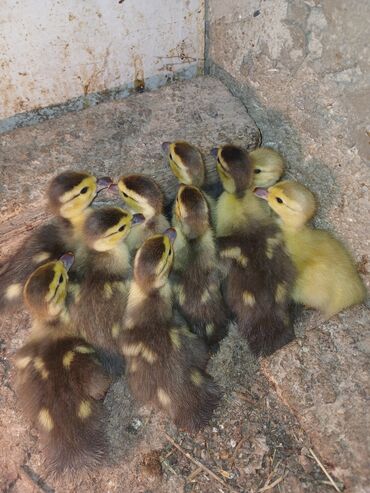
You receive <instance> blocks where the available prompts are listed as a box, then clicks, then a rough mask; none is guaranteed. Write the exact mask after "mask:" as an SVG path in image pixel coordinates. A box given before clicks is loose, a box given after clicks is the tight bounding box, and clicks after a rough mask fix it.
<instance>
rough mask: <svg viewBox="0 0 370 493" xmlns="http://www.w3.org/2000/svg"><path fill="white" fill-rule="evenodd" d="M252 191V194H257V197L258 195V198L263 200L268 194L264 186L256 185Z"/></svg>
mask: <svg viewBox="0 0 370 493" xmlns="http://www.w3.org/2000/svg"><path fill="white" fill-rule="evenodd" d="M253 193H254V195H257V197H259V198H260V199H264V200H267V199H268V196H269V193H268V190H267V189H266V188H259V187H257V188H255V189H254V190H253Z"/></svg>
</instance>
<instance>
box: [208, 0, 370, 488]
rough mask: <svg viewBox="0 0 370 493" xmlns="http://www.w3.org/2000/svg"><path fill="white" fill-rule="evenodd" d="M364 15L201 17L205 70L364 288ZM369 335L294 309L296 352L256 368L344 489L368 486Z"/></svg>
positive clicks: (232, 11)
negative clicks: (314, 206) (236, 102)
mask: <svg viewBox="0 0 370 493" xmlns="http://www.w3.org/2000/svg"><path fill="white" fill-rule="evenodd" d="M369 15H370V4H369V2H367V1H366V0H361V1H360V2H355V1H354V0H353V1H352V0H350V1H347V0H339V1H336V2H333V1H331V0H322V1H320V2H319V1H316V0H312V1H311V0H308V1H304V2H302V1H299V0H278V1H272V0H266V1H263V2H257V3H256V2H255V1H253V0H232V1H231V2H227V3H226V2H222V1H221V0H214V1H212V2H208V7H207V11H206V21H207V25H206V35H207V43H206V46H207V60H206V63H207V69H208V71H209V73H211V74H213V75H215V76H217V77H218V78H220V79H221V80H222V81H223V82H224V83H225V84H226V85H227V87H229V89H230V90H231V92H232V93H233V94H234V95H236V96H238V97H239V98H240V99H241V100H242V101H243V103H244V104H245V106H246V107H247V109H248V112H249V114H250V115H251V116H252V118H253V119H254V120H255V122H256V124H257V126H258V127H259V129H260V130H261V134H262V141H263V143H264V144H266V145H271V146H273V147H275V148H277V149H279V150H280V151H281V152H282V153H283V155H284V156H285V158H286V162H287V173H286V176H287V177H289V178H293V179H297V180H299V181H302V182H303V183H305V184H306V185H307V186H308V187H309V188H310V189H311V190H312V191H313V192H314V193H315V194H316V197H317V199H318V203H319V210H318V215H317V217H316V219H315V221H314V222H315V225H317V226H318V227H324V228H327V229H330V230H332V231H334V232H335V233H336V234H337V236H338V237H339V238H340V239H342V240H343V241H344V242H345V244H346V245H347V246H348V247H349V249H350V250H351V251H352V253H353V255H354V257H355V259H356V261H357V264H358V270H359V272H360V273H361V276H362V278H363V279H364V282H365V283H366V285H367V287H368V288H369V287H370V274H369V252H370V240H369V232H368V231H369V227H368V224H369V211H370V203H369V184H370V169H369V156H370V153H369V121H368V116H369V113H368V111H369V105H368V101H369V99H370V88H369V80H370V63H369V60H370V57H369V43H368V21H367V19H368V17H369ZM309 328H310V329H311V328H312V329H314V330H312V332H309V331H308V329H309ZM369 331H370V316H369V311H368V310H367V309H366V308H361V309H353V310H349V311H348V312H346V313H345V314H343V315H340V316H339V317H338V318H335V319H334V320H333V321H330V322H328V323H327V324H323V323H322V321H321V320H320V317H318V316H317V314H313V313H312V312H304V314H303V317H302V318H301V319H300V320H299V322H298V324H297V332H298V333H299V334H300V335H304V333H305V332H306V334H307V336H306V338H304V340H303V346H302V347H301V346H299V344H293V345H291V346H289V347H288V348H286V349H285V350H284V351H282V352H279V353H277V355H276V356H274V357H272V358H271V360H269V361H268V362H266V363H265V364H264V371H265V373H266V375H267V376H268V378H269V380H270V381H271V382H272V383H274V385H275V386H276V390H277V392H278V394H279V396H281V397H282V398H283V400H284V402H285V403H286V404H287V405H288V406H289V407H290V409H291V410H292V411H293V412H294V413H295V414H296V416H297V418H298V420H299V422H300V424H301V425H302V427H303V429H304V430H305V431H306V432H307V434H308V436H309V437H310V438H311V439H312V441H313V443H315V445H316V446H317V449H318V450H319V452H320V453H321V454H322V457H323V458H324V460H325V461H326V464H327V465H328V467H329V470H331V471H334V473H335V474H336V475H337V477H338V478H341V479H342V480H343V481H344V483H345V485H346V487H347V489H348V491H350V492H355V491H356V492H357V491H358V492H362V491H365V489H366V485H367V488H368V485H369V484H370V478H369V470H370V467H369V465H370V451H369V449H368V448H367V447H366V443H365V434H364V433H363V430H365V429H366V427H367V429H369V421H368V418H367V417H366V411H365V410H366V408H365V406H366V403H367V402H368V401H367V402H366V400H365V397H364V396H365V383H366V384H367V383H368V379H369V374H368V368H367V373H365V369H366V366H365V358H366V357H367V358H368V356H366V352H365V349H363V348H362V344H364V342H363V341H365V340H367V339H368V338H369ZM361 348H362V349H361ZM366 351H367V350H366ZM325 394H327V396H326V397H325ZM368 395H369V394H367V399H368ZM325 399H329V401H328V402H325ZM330 399H332V402H331V401H330ZM361 430H362V432H361ZM367 445H368V444H367Z"/></svg>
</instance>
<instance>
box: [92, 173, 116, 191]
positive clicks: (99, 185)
mask: <svg viewBox="0 0 370 493" xmlns="http://www.w3.org/2000/svg"><path fill="white" fill-rule="evenodd" d="M112 183H113V180H112V178H111V177H110V176H102V177H101V178H98V180H97V182H96V193H99V192H101V191H102V190H104V189H106V188H108V189H109V188H110V186H111V185H112Z"/></svg>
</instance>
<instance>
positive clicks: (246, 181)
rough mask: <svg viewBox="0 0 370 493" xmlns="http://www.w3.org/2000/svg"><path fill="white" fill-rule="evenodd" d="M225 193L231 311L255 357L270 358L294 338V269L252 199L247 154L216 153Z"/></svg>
mask: <svg viewBox="0 0 370 493" xmlns="http://www.w3.org/2000/svg"><path fill="white" fill-rule="evenodd" d="M213 154H215V155H216V156H217V171H218V174H219V176H220V179H221V182H222V184H223V187H224V192H223V193H222V195H221V196H220V198H219V200H218V203H217V236H218V244H219V250H220V256H221V258H223V259H225V261H227V267H228V274H227V277H226V280H225V282H224V295H225V300H226V303H227V305H228V306H229V308H230V310H231V311H232V312H233V314H234V315H235V317H236V320H237V323H238V326H239V330H240V331H241V333H242V334H243V335H244V336H245V337H246V338H247V340H248V343H249V346H250V349H251V351H252V352H253V353H254V354H255V355H267V354H271V353H272V352H274V351H275V350H276V349H278V348H279V347H281V346H282V345H284V344H286V343H287V342H289V341H290V340H292V338H293V337H294V332H293V329H292V326H291V323H290V320H289V314H288V310H289V301H290V292H291V289H292V285H293V281H294V277H295V269H294V267H293V264H292V262H291V260H290V258H289V256H288V255H287V253H286V251H285V247H284V243H283V239H282V233H281V231H280V228H279V227H278V225H277V224H275V222H274V221H273V220H272V219H271V218H270V217H269V214H268V213H267V212H266V211H265V210H264V208H263V207H262V204H261V202H262V201H261V200H259V199H258V198H257V197H255V196H254V195H253V192H252V190H253V188H254V185H253V166H252V164H251V161H250V159H249V156H248V154H247V153H246V152H244V151H243V150H242V149H240V148H238V147H235V146H232V145H227V146H223V147H220V148H218V149H216V150H215V151H213Z"/></svg>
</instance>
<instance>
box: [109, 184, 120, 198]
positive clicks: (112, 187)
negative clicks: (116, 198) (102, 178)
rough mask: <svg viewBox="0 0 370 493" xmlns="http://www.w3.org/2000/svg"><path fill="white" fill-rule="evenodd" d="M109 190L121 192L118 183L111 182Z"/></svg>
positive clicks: (116, 192) (115, 192)
mask: <svg viewBox="0 0 370 493" xmlns="http://www.w3.org/2000/svg"><path fill="white" fill-rule="evenodd" d="M108 192H112V193H114V194H115V195H117V194H118V193H119V189H118V185H117V183H111V184H110V185H109V187H108Z"/></svg>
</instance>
